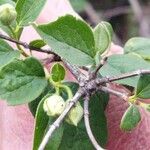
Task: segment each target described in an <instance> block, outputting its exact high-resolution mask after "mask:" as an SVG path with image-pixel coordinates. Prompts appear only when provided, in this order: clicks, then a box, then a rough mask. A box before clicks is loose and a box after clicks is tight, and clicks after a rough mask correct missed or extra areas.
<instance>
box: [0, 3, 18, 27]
mask: <svg viewBox="0 0 150 150" xmlns="http://www.w3.org/2000/svg"><path fill="white" fill-rule="evenodd" d="M16 17H17V12H16V10H15V7H13V6H12V5H10V4H3V5H1V6H0V21H1V23H2V24H3V25H5V26H8V25H10V24H12V22H13V21H14V20H15V19H16Z"/></svg>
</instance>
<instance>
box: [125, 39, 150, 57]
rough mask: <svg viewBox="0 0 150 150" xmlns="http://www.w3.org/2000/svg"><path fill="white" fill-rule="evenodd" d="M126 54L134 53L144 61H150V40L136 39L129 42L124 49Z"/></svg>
mask: <svg viewBox="0 0 150 150" xmlns="http://www.w3.org/2000/svg"><path fill="white" fill-rule="evenodd" d="M124 50H125V53H126V54H127V53H134V54H137V55H139V56H141V57H143V58H144V59H150V39H148V38H142V37H135V38H132V39H130V40H128V41H127V43H126V44H125V47H124Z"/></svg>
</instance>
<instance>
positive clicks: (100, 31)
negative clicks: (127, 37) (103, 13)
mask: <svg viewBox="0 0 150 150" xmlns="http://www.w3.org/2000/svg"><path fill="white" fill-rule="evenodd" d="M112 34H113V29H112V26H111V24H109V23H108V22H103V21H102V22H101V23H99V24H98V25H97V26H96V27H95V28H94V39H95V48H96V51H98V52H99V54H102V53H103V52H104V51H105V50H106V49H107V48H109V46H110V44H111V41H112Z"/></svg>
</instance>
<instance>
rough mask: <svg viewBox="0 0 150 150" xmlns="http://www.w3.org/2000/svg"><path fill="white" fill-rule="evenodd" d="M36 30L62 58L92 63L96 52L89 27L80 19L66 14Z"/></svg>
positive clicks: (79, 62) (75, 61) (85, 63)
mask: <svg viewBox="0 0 150 150" xmlns="http://www.w3.org/2000/svg"><path fill="white" fill-rule="evenodd" d="M36 30H37V31H38V33H39V34H40V35H41V37H42V38H43V39H44V41H46V43H47V44H48V45H49V46H50V47H51V48H52V49H53V51H54V52H55V53H57V54H58V55H59V56H61V57H62V58H64V59H66V60H67V61H69V62H70V63H72V64H76V65H81V66H82V65H89V64H93V62H94V60H93V57H94V56H95V54H96V51H95V50H94V48H95V43H94V36H93V33H92V30H91V28H90V27H89V26H88V25H87V24H86V23H85V22H84V21H82V20H79V19H76V18H75V17H73V16H70V15H67V16H64V17H60V18H59V19H58V20H57V21H55V22H52V23H50V24H47V25H40V26H38V27H36Z"/></svg>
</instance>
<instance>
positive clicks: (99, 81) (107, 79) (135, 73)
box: [96, 69, 150, 85]
mask: <svg viewBox="0 0 150 150" xmlns="http://www.w3.org/2000/svg"><path fill="white" fill-rule="evenodd" d="M143 74H150V70H144V69H141V70H137V71H133V72H130V73H124V74H121V75H119V76H114V77H104V78H101V79H99V78H97V79H96V83H97V84H98V85H101V84H102V83H108V82H113V81H118V80H121V79H126V78H130V77H135V76H138V75H143Z"/></svg>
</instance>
